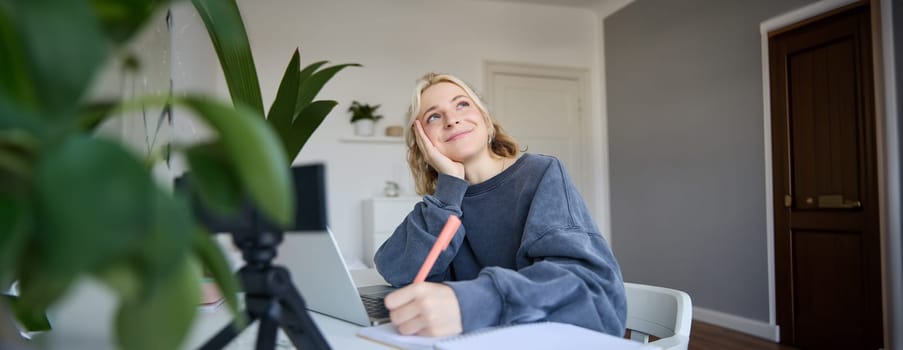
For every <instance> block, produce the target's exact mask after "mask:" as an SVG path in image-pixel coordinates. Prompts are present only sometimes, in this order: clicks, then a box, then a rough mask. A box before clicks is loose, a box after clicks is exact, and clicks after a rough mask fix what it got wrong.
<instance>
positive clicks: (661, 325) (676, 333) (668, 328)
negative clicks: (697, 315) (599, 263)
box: [624, 283, 693, 350]
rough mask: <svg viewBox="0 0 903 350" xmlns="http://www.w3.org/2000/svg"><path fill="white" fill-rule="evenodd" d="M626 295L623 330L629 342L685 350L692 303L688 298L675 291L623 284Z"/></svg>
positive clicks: (684, 294)
mask: <svg viewBox="0 0 903 350" xmlns="http://www.w3.org/2000/svg"><path fill="white" fill-rule="evenodd" d="M624 289H625V291H626V292H627V329H628V330H630V339H631V340H634V341H639V342H642V343H648V342H649V336H655V337H658V338H660V339H658V340H656V341H653V342H652V343H650V344H652V345H655V346H658V347H661V348H663V349H667V350H686V349H687V346H688V345H689V344H690V325H691V324H692V321H693V303H692V301H691V300H690V295H688V294H687V293H685V292H683V291H679V290H676V289H670V288H664V287H656V286H650V285H645V284H636V283H624Z"/></svg>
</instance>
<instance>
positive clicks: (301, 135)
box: [286, 100, 338, 154]
mask: <svg viewBox="0 0 903 350" xmlns="http://www.w3.org/2000/svg"><path fill="white" fill-rule="evenodd" d="M337 104H338V102H336V101H332V100H324V101H316V102H314V103H311V104H310V105H308V106H307V108H304V110H303V111H301V113H299V114H298V116H297V117H296V118H295V122H294V124H292V128H291V137H290V138H289V139H288V142H287V144H288V145H287V146H286V147H287V148H288V153H290V154H298V152H299V151H301V148H303V147H304V144H305V143H307V140H308V139H310V135H312V134H313V133H314V131H315V130H317V127H318V126H320V124H321V123H323V119H326V116H327V115H329V112H330V111H332V109H333V108H335V106H336V105H337Z"/></svg>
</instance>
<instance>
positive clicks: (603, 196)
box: [483, 60, 611, 243]
mask: <svg viewBox="0 0 903 350" xmlns="http://www.w3.org/2000/svg"><path fill="white" fill-rule="evenodd" d="M496 74H516V75H524V76H531V77H539V78H554V79H565V80H574V81H576V82H577V86H578V88H579V89H580V96H578V98H579V99H580V101H579V106H580V107H579V117H580V130H581V133H580V135H579V137H580V139H579V141H578V145H579V146H580V147H581V148H582V149H583V151H584V154H583V156H584V157H585V158H587V159H584V160H585V161H586V162H585V163H584V164H586V165H587V166H584V167H583V171H582V173H581V174H580V175H581V177H582V178H583V179H584V185H585V186H586V188H585V189H584V191H585V193H583V199H584V200H585V201H586V205H587V207H588V209H589V211H590V213H592V214H593V217H594V218H595V219H596V225H598V226H599V230H600V231H602V232H601V233H602V236H604V237H605V239H606V240H608V241H609V243H611V230H610V227H611V225H610V218H609V212H610V210H609V197H608V193H609V192H608V186H609V183H608V169H604V168H603V166H604V164H607V162H605V163H603V159H607V155H605V154H603V152H602V150H603V147H604V145H603V141H604V142H605V143H607V142H608V141H607V140H608V135H607V134H605V133H604V129H603V126H602V119H601V118H600V117H597V116H594V114H593V113H592V111H593V110H594V107H595V106H594V105H595V101H594V100H593V99H591V98H590V96H591V95H590V88H591V86H590V80H589V77H590V71H589V69H586V68H579V67H566V66H551V65H538V64H526V63H515V62H507V61H491V60H487V61H484V62H483V86H484V87H485V88H484V90H483V91H484V93H485V94H487V96H486V97H487V103H488V104H489V106H490V107H489V108H490V113H491V111H492V109H493V107H494V106H495V102H494V101H493V98H494V96H488V94H490V93H491V92H492V91H494V90H493V89H494V88H495V86H494V80H493V76H495V75H496ZM594 136H595V137H594ZM603 157H606V158H603ZM569 170H570V169H569Z"/></svg>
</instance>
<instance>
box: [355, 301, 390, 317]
mask: <svg viewBox="0 0 903 350" xmlns="http://www.w3.org/2000/svg"><path fill="white" fill-rule="evenodd" d="M361 301H363V302H364V308H365V309H367V315H370V317H372V318H377V319H382V318H389V309H386V305H385V304H384V303H383V298H382V297H375V296H370V295H361Z"/></svg>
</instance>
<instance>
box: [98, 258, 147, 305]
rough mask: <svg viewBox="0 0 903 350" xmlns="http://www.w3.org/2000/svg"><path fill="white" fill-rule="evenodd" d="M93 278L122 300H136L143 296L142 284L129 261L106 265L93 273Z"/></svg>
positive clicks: (139, 276)
mask: <svg viewBox="0 0 903 350" xmlns="http://www.w3.org/2000/svg"><path fill="white" fill-rule="evenodd" d="M94 277H97V279H98V280H100V281H101V282H103V283H104V284H106V286H107V287H110V289H112V290H113V291H115V292H116V294H117V295H119V297H120V298H121V299H123V300H134V299H138V298H140V297H142V296H144V294H142V291H143V290H144V288H143V287H144V283H143V281H141V275H140V274H139V273H138V272H137V271H136V269H135V266H134V264H133V263H132V262H131V261H130V260H127V259H126V260H123V261H119V262H118V263H114V264H108V265H107V266H104V267H103V268H101V269H98V270H95V271H94Z"/></svg>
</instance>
